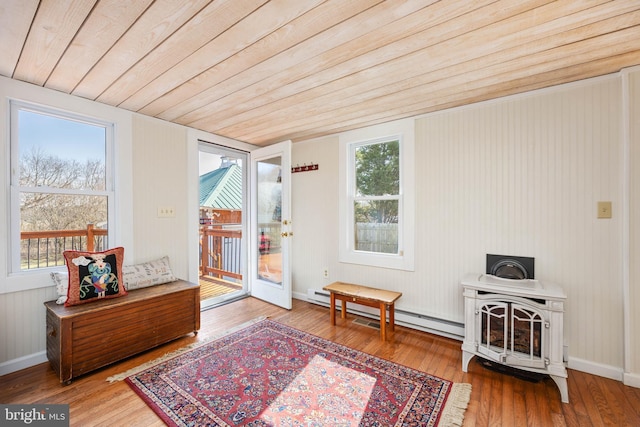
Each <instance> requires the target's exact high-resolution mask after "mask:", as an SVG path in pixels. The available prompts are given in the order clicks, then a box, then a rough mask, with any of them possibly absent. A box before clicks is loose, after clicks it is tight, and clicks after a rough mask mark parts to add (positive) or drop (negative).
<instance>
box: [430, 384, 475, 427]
mask: <svg viewBox="0 0 640 427" xmlns="http://www.w3.org/2000/svg"><path fill="white" fill-rule="evenodd" d="M470 399H471V384H467V383H453V384H452V385H451V391H450V392H449V397H448V398H447V402H446V403H445V406H444V409H443V410H442V413H441V414H440V421H439V422H438V426H439V427H440V426H442V427H444V426H461V425H462V422H463V421H464V412H465V410H466V409H467V405H468V404H469V400H470Z"/></svg>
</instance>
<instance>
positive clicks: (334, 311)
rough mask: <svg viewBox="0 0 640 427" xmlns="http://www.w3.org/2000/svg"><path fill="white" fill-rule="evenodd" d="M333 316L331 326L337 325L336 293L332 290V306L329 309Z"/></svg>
mask: <svg viewBox="0 0 640 427" xmlns="http://www.w3.org/2000/svg"><path fill="white" fill-rule="evenodd" d="M329 315H330V316H331V326H336V294H334V293H333V292H331V308H330V309H329Z"/></svg>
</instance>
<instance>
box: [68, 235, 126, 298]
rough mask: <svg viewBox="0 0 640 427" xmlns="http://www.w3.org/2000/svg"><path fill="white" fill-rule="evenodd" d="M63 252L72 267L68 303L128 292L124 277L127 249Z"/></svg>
mask: <svg viewBox="0 0 640 427" xmlns="http://www.w3.org/2000/svg"><path fill="white" fill-rule="evenodd" d="M63 255H64V259H65V261H66V263H67V269H68V270H69V290H68V293H67V301H66V302H65V303H64V305H65V306H71V305H78V304H84V303H87V302H91V301H96V300H99V299H105V298H116V297H121V296H124V295H126V294H127V291H126V289H125V287H124V280H122V262H123V260H124V248H121V247H119V248H113V249H109V250H107V251H104V252H82V251H64V253H63Z"/></svg>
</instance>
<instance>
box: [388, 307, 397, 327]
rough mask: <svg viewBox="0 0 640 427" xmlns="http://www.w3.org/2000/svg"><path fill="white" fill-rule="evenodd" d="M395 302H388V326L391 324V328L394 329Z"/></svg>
mask: <svg viewBox="0 0 640 427" xmlns="http://www.w3.org/2000/svg"><path fill="white" fill-rule="evenodd" d="M394 307H395V304H389V326H391V330H392V331H395V330H396V310H395V308H394Z"/></svg>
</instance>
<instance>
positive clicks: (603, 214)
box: [598, 202, 611, 218]
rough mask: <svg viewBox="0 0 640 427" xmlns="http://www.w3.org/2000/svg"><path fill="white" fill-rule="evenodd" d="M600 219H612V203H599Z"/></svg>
mask: <svg viewBox="0 0 640 427" xmlns="http://www.w3.org/2000/svg"><path fill="white" fill-rule="evenodd" d="M598 218H611V202H598Z"/></svg>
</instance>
